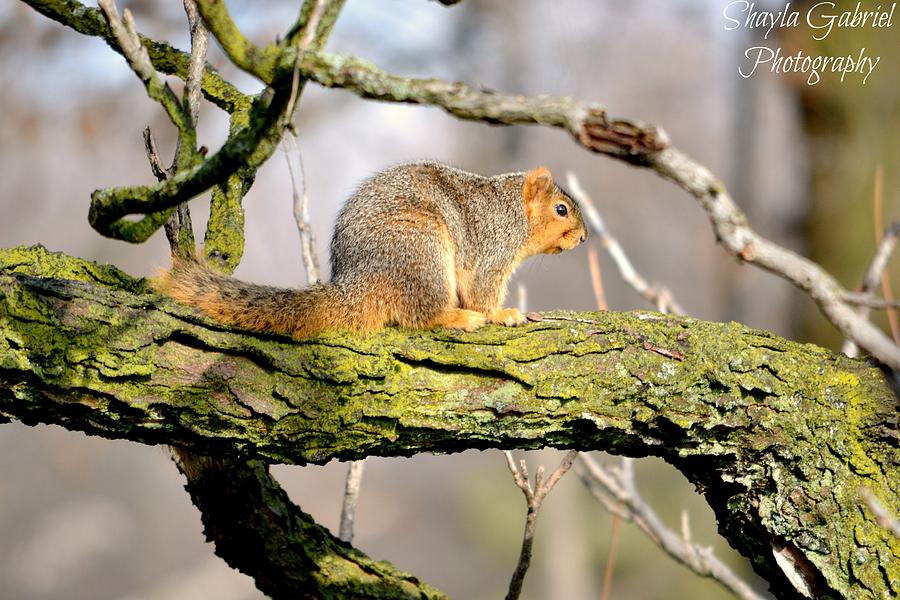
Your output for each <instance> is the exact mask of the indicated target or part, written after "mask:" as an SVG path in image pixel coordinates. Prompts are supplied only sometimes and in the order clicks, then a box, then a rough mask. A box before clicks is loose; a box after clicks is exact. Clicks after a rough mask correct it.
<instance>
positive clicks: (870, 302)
mask: <svg viewBox="0 0 900 600" xmlns="http://www.w3.org/2000/svg"><path fill="white" fill-rule="evenodd" d="M844 300H846V301H847V302H848V303H849V304H855V305H856V306H864V307H866V308H873V309H876V310H886V309H888V308H900V300H896V299H895V300H885V299H884V298H879V297H878V296H873V295H871V294H862V293H860V292H847V293H845V294H844Z"/></svg>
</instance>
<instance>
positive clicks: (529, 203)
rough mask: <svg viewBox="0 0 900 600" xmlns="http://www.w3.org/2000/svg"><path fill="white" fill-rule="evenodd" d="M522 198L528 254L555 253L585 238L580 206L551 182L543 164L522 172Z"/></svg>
mask: <svg viewBox="0 0 900 600" xmlns="http://www.w3.org/2000/svg"><path fill="white" fill-rule="evenodd" d="M522 199H523V201H524V202H525V216H526V217H527V219H528V241H527V242H526V246H527V250H526V253H527V254H528V255H533V254H558V253H559V252H562V251H564V250H570V249H571V248H574V247H575V246H577V245H578V244H580V243H581V242H583V241H585V240H586V239H587V228H586V227H585V226H584V219H583V218H582V216H581V209H580V208H578V204H577V203H576V202H575V200H574V199H573V198H572V197H571V196H570V195H569V194H568V193H566V192H565V191H563V190H562V189H561V188H560V187H559V186H557V185H556V184H555V183H553V176H552V175H551V174H550V171H548V170H547V169H545V168H544V167H539V168H537V169H534V170H532V171H528V172H527V173H525V183H524V184H523V185H522Z"/></svg>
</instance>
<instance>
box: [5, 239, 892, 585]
mask: <svg viewBox="0 0 900 600" xmlns="http://www.w3.org/2000/svg"><path fill="white" fill-rule="evenodd" d="M0 415H2V416H5V417H6V418H10V419H12V418H14V419H19V420H21V421H23V422H26V423H38V422H43V423H57V424H61V425H64V426H65V427H67V428H70V429H76V430H82V431H85V432H87V433H91V434H97V435H103V436H107V437H115V438H124V439H131V440H135V441H139V442H144V443H166V444H173V445H176V446H181V447H183V448H186V449H190V450H191V451H197V452H203V453H207V454H214V455H220V456H233V457H238V458H242V459H247V458H250V459H253V458H262V459H265V460H267V461H271V462H284V463H299V464H302V463H308V462H315V463H324V462H327V461H329V460H332V459H335V458H338V459H358V458H361V457H364V456H369V455H380V456H403V455H410V454H414V453H418V452H454V451H460V450H464V449H467V448H487V447H495V448H536V447H542V446H554V447H559V448H578V449H582V450H608V451H611V452H615V453H618V454H625V455H632V456H644V455H655V456H660V457H662V458H664V459H665V460H667V461H669V462H670V463H672V464H673V465H675V466H676V467H677V468H678V469H679V470H681V471H682V472H683V473H684V474H685V475H686V476H687V477H688V478H689V479H690V480H691V481H692V482H694V483H695V484H696V485H697V486H698V488H699V489H700V490H701V491H702V492H703V493H704V494H705V496H706V498H707V500H708V501H709V503H710V505H711V506H712V507H713V509H714V510H715V512H716V515H717V517H718V520H719V528H720V530H721V532H722V533H723V535H725V537H726V538H727V539H728V540H729V542H730V543H731V544H732V545H733V546H734V547H736V548H737V549H738V550H740V551H741V552H742V553H744V554H745V555H747V556H748V557H750V558H751V560H752V561H753V563H754V566H755V567H756V569H757V570H758V571H759V572H760V573H761V574H762V575H763V576H764V577H765V578H766V579H768V580H769V581H770V582H771V584H772V586H773V590H774V591H776V593H778V594H779V595H782V596H785V597H790V596H793V595H795V594H796V593H797V592H795V591H794V590H795V588H796V586H800V587H801V588H802V587H803V586H807V587H808V588H809V590H810V591H811V593H812V594H814V595H816V596H817V597H854V598H855V597H889V596H891V595H896V594H898V593H900V541H898V540H897V539H896V538H894V537H893V536H892V535H891V534H890V533H888V532H887V531H885V530H883V529H881V528H880V527H878V525H877V524H876V522H875V519H874V517H873V516H872V515H871V514H870V513H869V512H868V509H866V508H864V506H863V505H862V503H861V502H860V501H859V499H858V494H859V490H860V489H861V488H862V487H864V486H865V487H868V488H869V489H871V490H872V491H873V492H874V494H875V495H876V496H877V497H878V498H879V499H880V500H881V501H882V502H883V503H884V504H885V506H886V507H887V508H888V509H889V510H890V511H892V512H893V513H894V514H897V513H898V512H900V494H898V492H900V490H898V487H897V485H898V484H897V482H898V481H900V476H898V475H900V466H898V465H900V452H898V448H900V439H898V431H897V399H896V396H895V395H894V391H893V390H892V388H891V387H890V384H889V381H888V378H887V377H886V376H885V374H884V373H883V372H882V370H881V369H879V368H878V367H877V366H876V365H874V364H873V363H871V362H865V361H860V360H853V359H849V358H847V357H844V356H837V355H834V354H832V353H830V352H828V351H826V350H824V349H821V348H818V347H815V346H811V345H804V344H797V343H794V342H790V341H788V340H784V339H781V338H777V337H775V336H772V335H771V334H768V333H766V332H762V331H757V330H752V329H748V328H746V327H743V326H741V325H738V324H734V323H730V324H719V323H707V322H702V321H697V320H694V319H687V318H673V317H668V316H663V315H660V314H656V313H650V312H631V313H612V312H610V313H552V314H547V315H544V318H543V320H541V321H539V322H534V323H530V324H529V325H527V326H524V327H517V328H503V327H486V328H484V329H482V330H479V331H476V332H474V333H468V334H464V333H457V332H452V331H447V330H435V331H425V332H409V331H401V330H397V329H388V330H385V331H383V332H381V333H377V334H374V335H370V336H365V337H353V336H346V335H340V334H326V335H322V336H320V337H318V338H315V339H312V340H309V341H306V342H293V341H290V340H284V339H276V338H271V337H266V336H260V335H253V334H247V333H239V332H231V331H228V330H227V329H226V328H224V327H222V326H220V325H217V324H215V323H212V322H210V321H209V320H207V319H205V318H203V317H201V316H199V315H197V314H196V313H195V312H193V311H191V310H190V309H188V308H185V307H182V306H179V305H177V304H175V303H173V302H171V301H168V300H166V299H163V298H161V297H159V296H157V295H153V294H151V293H148V287H147V282H146V281H143V280H137V279H133V278H130V277H128V276H127V275H125V274H123V273H121V272H120V271H118V270H116V269H114V268H112V267H103V266H98V265H95V264H92V263H88V262H85V261H81V260H79V259H75V258H71V257H67V256H64V255H60V254H52V253H48V252H47V251H45V250H44V249H42V248H20V249H13V250H5V251H0ZM792 581H793V583H791V582H792Z"/></svg>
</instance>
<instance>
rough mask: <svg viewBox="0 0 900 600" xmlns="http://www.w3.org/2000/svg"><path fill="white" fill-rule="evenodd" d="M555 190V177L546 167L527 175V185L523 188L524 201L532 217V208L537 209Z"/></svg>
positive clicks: (526, 209) (533, 170) (527, 211)
mask: <svg viewBox="0 0 900 600" xmlns="http://www.w3.org/2000/svg"><path fill="white" fill-rule="evenodd" d="M552 189H553V175H551V174H550V171H549V169H547V168H546V167H538V168H537V169H532V170H531V171H528V172H527V173H525V184H524V185H523V186H522V199H523V200H524V201H525V211H526V213H528V216H529V217H530V216H531V212H532V207H533V208H534V209H537V208H538V207H539V206H540V203H541V200H542V199H543V198H544V196H546V195H547V193H548V192H550V190H552Z"/></svg>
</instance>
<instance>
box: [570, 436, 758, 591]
mask: <svg viewBox="0 0 900 600" xmlns="http://www.w3.org/2000/svg"><path fill="white" fill-rule="evenodd" d="M575 472H576V473H578V476H579V477H581V480H582V482H583V483H584V484H585V485H586V486H587V488H588V489H589V490H590V492H591V493H592V494H593V495H594V497H595V498H597V499H598V500H599V501H600V502H601V503H602V504H603V505H604V506H605V507H606V508H607V510H609V511H610V512H611V513H613V514H614V515H618V516H620V517H621V518H622V519H624V520H626V521H629V522H632V523H634V524H635V525H637V526H638V528H639V529H640V530H641V531H642V532H644V534H645V535H646V536H647V537H649V538H650V539H651V540H652V541H653V543H655V544H656V545H658V546H659V547H660V548H662V549H663V550H664V551H665V552H666V553H667V554H668V555H669V556H671V557H672V558H674V559H675V560H676V561H678V562H680V563H681V564H683V565H684V566H686V567H688V568H689V569H691V570H692V571H693V572H694V573H696V574H697V575H700V576H701V577H709V578H711V579H713V580H715V581H717V582H719V583H720V584H721V585H722V586H724V587H725V588H726V589H728V590H730V591H731V592H732V593H733V594H734V595H735V596H737V597H738V598H742V599H743V600H763V598H764V596H761V595H759V594H757V593H756V592H755V591H753V589H752V588H751V587H750V586H749V585H748V584H747V583H746V582H745V581H743V580H741V579H740V578H739V577H738V576H737V575H735V574H734V572H733V571H732V570H731V569H729V568H728V566H726V565H725V563H723V562H722V561H720V560H719V559H718V558H717V557H716V556H715V554H713V550H712V548H704V547H701V546H698V545H696V544H694V543H692V542H691V541H690V539H689V535H690V534H689V531H690V530H689V528H688V527H686V526H684V525H683V526H682V531H683V532H685V533H683V534H682V535H681V536H679V535H677V534H676V533H674V532H673V531H672V530H670V529H668V528H667V527H666V526H665V525H663V524H662V521H661V520H660V519H659V517H658V516H657V515H656V513H654V512H653V510H652V509H651V508H650V507H649V505H648V504H647V503H646V502H645V501H644V499H643V498H641V496H640V495H639V494H638V492H637V488H636V486H635V484H634V467H633V459H630V458H623V459H622V461H621V463H620V465H619V467H605V466H603V465H601V464H600V463H598V462H597V461H595V460H594V459H593V458H591V457H590V456H588V455H586V454H581V455H579V460H578V461H577V462H576V463H575Z"/></svg>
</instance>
